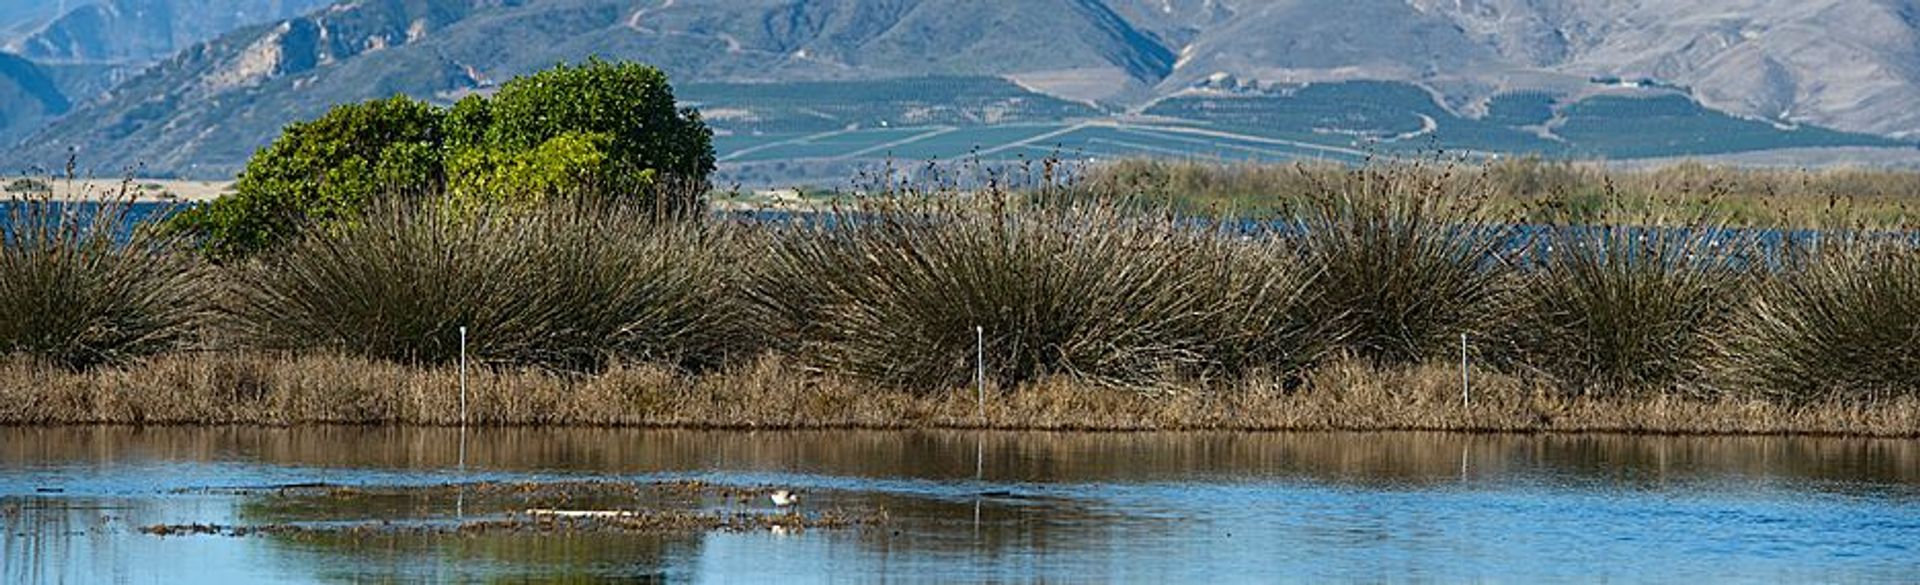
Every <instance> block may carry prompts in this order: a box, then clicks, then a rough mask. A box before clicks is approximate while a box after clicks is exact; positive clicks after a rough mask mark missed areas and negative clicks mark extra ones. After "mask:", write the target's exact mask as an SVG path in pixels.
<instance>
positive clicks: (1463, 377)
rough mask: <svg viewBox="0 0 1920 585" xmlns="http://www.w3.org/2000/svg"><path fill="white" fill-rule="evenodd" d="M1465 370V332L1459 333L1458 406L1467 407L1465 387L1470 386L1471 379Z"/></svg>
mask: <svg viewBox="0 0 1920 585" xmlns="http://www.w3.org/2000/svg"><path fill="white" fill-rule="evenodd" d="M1468 372H1469V371H1468V370H1467V334H1465V333H1462V334H1460V408H1461V409H1463V410H1464V409H1466V408H1467V404H1468V403H1467V389H1468V388H1471V387H1472V379H1471V378H1468V377H1467V376H1468V375H1469V374H1468Z"/></svg>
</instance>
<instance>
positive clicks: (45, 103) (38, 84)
mask: <svg viewBox="0 0 1920 585" xmlns="http://www.w3.org/2000/svg"><path fill="white" fill-rule="evenodd" d="M68 106H69V104H68V102H67V98H66V96H65V95H63V94H62V93H61V92H60V88H59V87H58V86H57V85H56V84H55V82H54V80H53V78H52V77H51V76H49V75H48V74H47V72H46V71H45V70H43V69H41V68H40V66H38V65H35V64H34V63H33V62H32V61H28V60H26V59H21V58H19V57H15V56H12V55H8V54H6V53H0V141H7V140H9V139H11V138H18V137H19V136H20V135H21V134H24V133H26V132H30V131H32V130H34V129H36V128H39V126H40V125H41V124H42V123H44V122H45V121H46V120H47V119H49V118H51V117H54V116H58V115H60V114H64V113H66V111H67V108H68Z"/></svg>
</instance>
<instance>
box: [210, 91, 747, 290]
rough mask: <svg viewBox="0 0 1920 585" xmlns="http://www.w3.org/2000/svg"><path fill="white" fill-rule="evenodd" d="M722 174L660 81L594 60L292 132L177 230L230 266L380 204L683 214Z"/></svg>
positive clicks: (698, 129)
mask: <svg viewBox="0 0 1920 585" xmlns="http://www.w3.org/2000/svg"><path fill="white" fill-rule="evenodd" d="M713 169H714V154H713V134H712V132H711V131H710V130H708V129H707V126H706V124H705V123H704V122H703V121H701V119H700V116H699V114H698V113H697V112H694V111H693V110H691V109H686V108H680V107H678V106H677V105H676V104H675V101H674V97H673V88H672V87H671V86H670V85H668V83H667V77H666V75H665V74H663V73H661V72H660V70H658V69H655V68H653V67H649V66H646V65H641V64H638V63H624V62H623V63H615V62H608V61H602V60H599V59H589V60H588V61H587V62H585V63H582V64H580V65H577V66H573V65H567V64H561V65H559V66H557V67H554V68H552V69H548V70H546V71H541V72H539V73H536V74H534V75H531V76H527V77H520V78H515V79H514V80H512V81H509V82H507V83H506V84H504V85H502V86H501V88H500V91H499V92H498V93H496V94H494V95H493V96H491V97H482V96H473V97H468V98H466V99H464V100H461V101H460V102H459V103H457V104H455V105H454V106H453V107H451V108H440V107H435V106H433V105H430V104H427V103H425V102H421V101H418V100H413V99H410V98H407V97H403V96H397V97H393V98H389V99H384V100H375V101H369V102H365V103H359V104H347V105H342V106H338V107H335V108H333V109H332V110H331V111H328V112H327V114H326V115H324V116H322V117H320V118H319V119H317V120H312V121H307V122H297V123H294V124H292V125H289V126H287V128H286V130H285V131H284V132H283V133H282V134H281V136H280V137H279V139H277V140H275V141H274V143H273V144H272V145H271V146H268V147H267V148H264V149H262V150H260V151H259V152H257V153H255V154H254V156H253V158H252V159H250V160H248V161H247V167H246V169H245V170H244V171H242V172H241V174H240V177H239V180H238V181H237V182H236V183H235V185H234V193H233V194H230V195H228V196H226V197H222V198H220V199H218V200H215V201H214V202H212V203H209V204H207V205H204V206H201V207H198V208H195V209H193V210H190V211H187V212H184V213H182V214H181V215H180V216H179V217H177V218H176V219H175V220H174V222H173V224H172V225H173V226H174V227H175V228H176V229H182V230H187V231H189V232H190V233H193V234H195V235H198V236H200V237H201V238H202V239H203V241H204V242H205V245H206V246H207V249H208V251H209V252H210V253H212V254H213V255H215V256H216V257H223V258H234V257H241V256H246V255H249V254H253V253H256V252H259V251H261V250H265V249H268V248H271V247H273V246H276V245H278V244H280V243H283V242H285V241H287V240H289V239H291V238H293V237H296V236H297V235H298V234H299V233H300V232H301V231H302V230H304V229H307V228H308V227H310V226H314V225H323V226H324V225H327V224H331V223H334V222H340V221H350V220H352V218H354V217H356V216H357V215H358V214H359V212H360V210H361V209H363V208H364V206H365V205H366V203H367V202H368V201H369V200H371V199H373V198H375V197H380V196H426V195H441V194H444V195H447V196H449V197H451V198H453V199H454V200H456V201H457V202H460V203H465V204H488V205H494V204H506V205H517V204H525V203H528V202H533V201H539V200H541V199H544V198H547V197H551V196H627V197H635V198H638V199H639V201H636V202H638V203H642V204H651V205H654V206H656V207H658V208H663V209H667V210H676V211H677V210H681V209H686V208H691V207H693V206H694V204H695V203H697V198H698V196H699V194H700V193H701V192H703V191H704V187H705V185H706V181H707V176H708V175H709V174H711V173H712V172H713Z"/></svg>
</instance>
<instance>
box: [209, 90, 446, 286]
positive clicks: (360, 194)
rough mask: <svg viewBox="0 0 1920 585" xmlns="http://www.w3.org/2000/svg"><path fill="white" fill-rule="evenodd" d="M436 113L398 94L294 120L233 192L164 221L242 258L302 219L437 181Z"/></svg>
mask: <svg viewBox="0 0 1920 585" xmlns="http://www.w3.org/2000/svg"><path fill="white" fill-rule="evenodd" d="M444 115H445V114H444V112H442V111H441V110H440V109H438V108H435V107H433V106H431V105H428V104H426V103H425V102H420V101H416V100H413V99H409V98H406V97H400V96H396V97H393V98H390V99H385V100H375V101H370V102H366V103H360V104H348V105H343V106H338V107H335V108H333V109H332V110H330V111H328V112H327V114H326V115H325V116H322V117H320V119H318V120H313V121H310V122H296V123H294V124H292V125H289V126H287V129H286V130H285V131H284V132H283V133H282V134H281V135H280V138H279V139H277V140H275V141H274V142H273V144H272V145H271V146H268V147H267V148H265V149H262V150H260V151H259V152H257V153H254V155H253V158H252V159H249V160H248V161H247V167H246V170H244V171H241V173H240V177H239V180H238V181H237V182H235V183H234V192H233V193H232V194H230V195H227V196H225V197H221V198H219V199H217V200H214V201H213V202H211V203H209V204H207V205H205V206H201V207H198V208H195V209H192V210H188V211H186V212H183V213H182V214H181V215H180V216H179V217H177V218H175V219H174V220H173V223H172V224H171V225H172V226H173V227H174V228H176V229H181V230H185V231H187V232H189V233H192V234H194V235H197V236H199V237H201V238H203V239H204V242H205V245H206V246H207V247H208V250H209V252H211V253H212V254H213V255H215V256H216V257H236V256H244V255H248V254H252V253H254V252H258V251H260V250H263V249H266V248H268V247H271V246H274V245H276V244H278V243H280V242H282V241H285V240H286V239H288V238H290V237H293V236H294V235H296V234H297V233H298V232H299V231H300V230H301V229H303V228H304V227H305V226H307V225H310V224H314V223H325V222H331V221H337V220H341V219H345V218H350V217H353V216H354V215H356V214H357V213H358V211H359V209H360V208H361V206H362V205H364V204H365V203H366V202H367V200H368V199H370V198H372V197H374V196H375V195H377V194H380V193H386V192H395V191H401V192H404V191H414V192H426V191H431V190H435V189H438V188H439V187H440V185H441V183H442V182H443V181H444V176H445V174H444V171H443V165H442V163H441V158H442V152H443V149H442V145H443V143H444V140H443V138H442V135H441V126H442V123H441V121H442V118H443V117H444Z"/></svg>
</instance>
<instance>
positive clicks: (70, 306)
mask: <svg viewBox="0 0 1920 585" xmlns="http://www.w3.org/2000/svg"><path fill="white" fill-rule="evenodd" d="M81 195H82V196H81V197H78V198H73V197H63V198H60V199H56V198H55V195H54V194H53V193H52V192H51V191H47V192H39V193H28V194H21V195H14V196H10V197H8V198H7V199H5V200H0V206H4V207H5V213H4V214H0V356H6V355H9V354H23V355H27V356H32V357H33V358H35V359H39V360H44V361H47V362H51V363H54V364H58V365H61V366H64V367H68V368H87V367H93V366H97V365H103V364H121V363H127V362H130V361H133V360H137V359H140V358H142V357H146V356H150V355H155V354H159V353H163V352H166V351H169V350H172V349H176V348H179V347H181V346H184V345H186V344H188V343H191V342H192V341H193V340H194V338H195V336H196V335H197V334H198V333H199V332H200V331H199V329H200V327H201V325H202V324H203V322H204V320H205V318H206V316H207V315H208V309H209V307H208V305H207V300H208V299H209V298H210V297H211V294H210V289H211V287H210V286H209V283H208V281H207V280H206V278H205V277H206V267H205V266H204V265H203V264H202V262H201V261H200V259H199V258H198V257H197V256H196V255H194V254H192V253H191V251H189V250H187V249H185V248H184V247H183V246H180V245H178V244H179V242H178V241H177V240H176V239H175V238H174V237H172V236H169V235H166V234H163V233H161V231H160V230H157V229H154V228H155V225H154V224H153V223H152V222H151V221H142V220H139V219H138V218H135V217H134V216H133V215H132V214H131V212H132V207H131V202H132V198H131V197H130V195H129V193H128V186H127V185H122V187H121V189H120V191H119V192H118V193H85V194H81Z"/></svg>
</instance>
